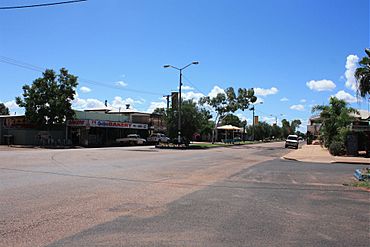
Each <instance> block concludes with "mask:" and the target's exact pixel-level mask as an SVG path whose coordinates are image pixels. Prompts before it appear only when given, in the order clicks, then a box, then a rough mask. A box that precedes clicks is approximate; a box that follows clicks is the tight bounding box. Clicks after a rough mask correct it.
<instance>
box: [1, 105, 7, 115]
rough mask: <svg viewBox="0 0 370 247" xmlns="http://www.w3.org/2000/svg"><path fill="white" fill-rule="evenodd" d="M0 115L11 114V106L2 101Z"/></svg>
mask: <svg viewBox="0 0 370 247" xmlns="http://www.w3.org/2000/svg"><path fill="white" fill-rule="evenodd" d="M0 115H9V108H8V107H6V105H5V104H4V103H0Z"/></svg>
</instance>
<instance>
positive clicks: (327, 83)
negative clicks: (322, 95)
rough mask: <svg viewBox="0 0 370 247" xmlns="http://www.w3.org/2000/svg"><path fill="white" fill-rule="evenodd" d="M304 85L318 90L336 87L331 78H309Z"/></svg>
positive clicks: (328, 89) (329, 89)
mask: <svg viewBox="0 0 370 247" xmlns="http://www.w3.org/2000/svg"><path fill="white" fill-rule="evenodd" d="M306 85H307V87H308V88H309V89H311V90H314V91H319V92H321V91H331V90H333V89H334V88H335V87H336V85H335V83H334V82H333V81H331V80H319V81H315V80H311V81H309V82H307V83H306Z"/></svg>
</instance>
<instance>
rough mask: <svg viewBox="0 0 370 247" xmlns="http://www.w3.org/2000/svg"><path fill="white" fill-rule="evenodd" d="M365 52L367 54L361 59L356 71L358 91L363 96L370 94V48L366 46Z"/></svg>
mask: <svg viewBox="0 0 370 247" xmlns="http://www.w3.org/2000/svg"><path fill="white" fill-rule="evenodd" d="M365 52H366V55H367V56H366V57H363V58H362V59H361V61H360V62H359V64H360V67H359V68H357V69H356V72H355V77H356V80H357V93H358V94H359V95H360V96H361V97H363V98H365V97H366V95H370V49H368V48H366V49H365Z"/></svg>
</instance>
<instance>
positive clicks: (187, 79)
mask: <svg viewBox="0 0 370 247" xmlns="http://www.w3.org/2000/svg"><path fill="white" fill-rule="evenodd" d="M182 77H183V78H184V79H185V80H186V81H187V82H188V83H189V84H190V85H192V86H193V87H194V88H195V89H196V90H197V91H198V92H199V93H202V94H204V95H207V94H205V93H204V92H202V91H201V90H200V89H199V88H197V86H195V84H194V83H192V82H191V81H190V80H189V78H187V77H186V76H184V75H182Z"/></svg>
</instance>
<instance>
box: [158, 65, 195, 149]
mask: <svg viewBox="0 0 370 247" xmlns="http://www.w3.org/2000/svg"><path fill="white" fill-rule="evenodd" d="M192 64H199V62H197V61H194V62H192V63H189V64H188V65H186V66H184V67H182V68H177V67H175V66H172V65H169V64H167V65H164V66H163V67H164V68H173V69H176V70H178V71H179V72H180V82H179V100H178V102H179V103H178V104H179V105H178V107H177V108H178V123H177V130H178V131H177V142H178V144H180V143H181V86H182V71H183V70H184V69H186V68H187V67H189V66H190V65H192Z"/></svg>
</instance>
